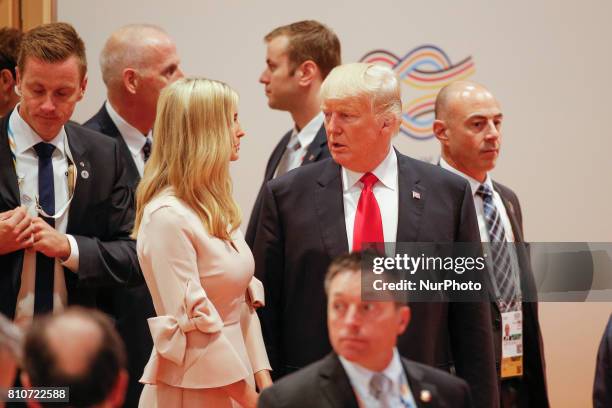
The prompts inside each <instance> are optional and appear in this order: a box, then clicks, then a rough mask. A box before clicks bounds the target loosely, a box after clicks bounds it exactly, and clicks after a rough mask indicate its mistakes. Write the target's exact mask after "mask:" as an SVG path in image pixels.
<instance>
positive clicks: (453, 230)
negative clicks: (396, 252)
mask: <svg viewBox="0 0 612 408" xmlns="http://www.w3.org/2000/svg"><path fill="white" fill-rule="evenodd" d="M321 100H322V111H323V114H324V116H325V119H324V125H325V129H326V131H327V136H328V147H329V151H330V152H331V155H332V158H330V159H327V160H324V161H321V162H318V163H314V164H312V165H309V166H305V167H302V168H299V169H297V170H295V171H293V172H290V173H288V174H286V175H285V176H282V177H279V178H277V179H274V180H272V181H270V182H268V183H267V184H266V186H265V191H264V194H263V196H264V198H263V206H262V211H261V217H260V222H259V225H258V229H257V241H256V242H255V247H254V251H253V252H254V256H255V274H256V276H257V277H258V278H259V279H260V280H261V281H262V282H263V284H264V287H265V289H266V307H265V308H261V309H260V316H261V320H262V326H263V332H264V338H265V340H266V346H267V347H268V356H269V357H270V361H271V363H272V367H273V369H274V370H275V371H276V373H277V375H278V374H280V375H283V374H287V373H289V372H292V371H294V370H296V369H298V368H301V367H304V366H305V365H307V364H310V363H312V362H314V361H316V360H318V359H320V358H322V357H323V356H324V355H326V354H327V353H328V352H329V351H330V349H331V347H330V343H329V341H328V335H327V327H326V325H325V321H326V318H325V316H326V309H325V304H326V302H325V293H324V290H323V276H324V273H325V270H326V269H327V267H328V265H329V264H330V262H331V260H332V259H334V258H335V257H337V256H338V255H340V254H343V253H346V252H350V251H358V250H360V249H361V246H362V243H372V242H479V241H480V236H479V233H478V224H477V221H476V214H475V212H474V204H473V201H472V196H471V190H470V187H469V185H468V183H467V182H466V181H465V180H463V179H461V178H460V177H457V176H456V175H453V174H451V173H449V172H447V171H444V170H442V169H440V168H439V167H436V166H433V165H431V164H428V163H424V162H420V161H418V160H415V159H412V158H409V157H407V156H404V155H402V154H400V153H399V152H397V151H396V150H395V149H393V148H392V145H391V139H392V138H393V137H394V136H395V135H396V134H397V133H398V131H399V126H400V121H401V113H402V105H401V99H400V86H399V81H398V79H397V77H396V76H395V74H394V72H393V71H392V70H391V69H390V68H388V67H384V66H380V65H375V64H365V63H354V64H346V65H341V66H338V67H336V68H334V69H333V70H332V71H331V73H330V74H329V75H328V77H327V78H326V79H325V81H324V82H323V85H322V87H321ZM410 307H411V309H412V311H413V316H414V320H413V322H412V324H411V327H410V328H409V329H408V330H407V331H406V332H405V333H404V334H402V335H401V336H400V337H399V338H398V344H397V347H398V350H399V353H400V354H401V355H402V356H404V357H406V358H410V359H412V360H415V361H418V362H421V363H424V364H427V365H431V366H435V367H438V368H443V369H446V370H450V369H451V365H452V364H453V363H454V367H455V369H456V372H457V374H458V375H459V376H460V377H462V378H463V379H465V380H466V381H467V382H468V384H469V385H470V387H471V390H472V395H473V396H474V401H475V405H476V406H477V407H483V408H484V407H487V408H490V407H497V406H498V405H499V400H498V392H497V386H496V385H497V382H496V373H495V359H494V352H493V338H492V331H491V325H490V319H491V314H490V309H489V305H488V304H484V303H468V302H462V303H413V304H411V305H410ZM449 345H450V350H449Z"/></svg>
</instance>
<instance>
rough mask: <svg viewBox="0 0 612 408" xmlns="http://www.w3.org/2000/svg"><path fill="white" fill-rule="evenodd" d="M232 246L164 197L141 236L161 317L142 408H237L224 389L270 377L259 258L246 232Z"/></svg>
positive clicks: (154, 328) (148, 214) (147, 214)
mask: <svg viewBox="0 0 612 408" xmlns="http://www.w3.org/2000/svg"><path fill="white" fill-rule="evenodd" d="M232 238H233V244H234V246H232V245H231V244H230V243H228V242H225V241H222V240H220V239H218V238H215V237H211V236H210V235H209V234H208V232H207V230H206V229H205V228H204V226H203V224H202V223H201V222H200V220H199V218H198V217H197V215H196V214H195V212H193V211H192V210H191V209H190V208H189V207H187V206H186V205H185V204H184V203H183V202H182V201H181V200H179V199H178V198H176V197H175V196H173V195H172V190H171V189H167V190H164V191H163V192H162V193H161V194H160V195H158V196H157V197H155V198H154V199H153V200H152V201H151V202H149V203H148V204H147V205H146V207H145V209H144V215H143V219H142V223H141V225H140V229H139V231H138V241H137V251H138V260H139V261H140V266H141V268H142V272H143V274H144V277H145V280H146V282H147V286H148V288H149V290H150V292H151V296H152V298H153V304H154V306H155V311H156V314H157V317H154V318H150V319H149V328H150V330H151V334H152V337H153V343H154V347H153V351H152V353H151V358H150V359H149V362H148V364H147V366H146V367H145V369H144V374H143V376H142V378H141V379H140V381H141V382H142V383H144V384H146V385H145V387H144V390H143V392H142V395H141V397H140V403H139V406H140V407H147V408H153V407H164V408H166V407H192V406H193V407H196V406H197V407H215V408H223V407H238V406H239V405H238V403H236V402H235V401H234V400H232V399H231V398H229V397H228V396H227V394H226V393H225V392H223V391H222V390H221V389H219V388H218V387H221V386H224V385H228V384H232V383H234V382H237V381H240V380H246V381H247V382H248V383H249V384H251V385H252V386H254V379H253V373H255V372H257V371H259V370H263V369H268V370H269V369H270V364H269V362H268V357H267V355H266V352H265V347H264V343H263V339H262V335H261V326H260V324H259V320H258V318H257V314H256V313H255V312H254V309H253V308H252V307H251V305H250V304H251V302H252V301H253V300H259V301H263V288H262V286H261V282H259V281H258V280H257V279H255V278H253V270H254V262H253V255H252V254H251V251H250V249H249V247H248V246H247V244H246V243H245V242H244V238H243V236H242V233H241V232H240V230H236V231H235V232H234V234H233V237H232Z"/></svg>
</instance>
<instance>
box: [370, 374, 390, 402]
mask: <svg viewBox="0 0 612 408" xmlns="http://www.w3.org/2000/svg"><path fill="white" fill-rule="evenodd" d="M389 383H390V380H389V378H387V376H386V375H384V374H383V373H374V375H372V378H370V384H369V387H368V388H369V392H370V395H372V396H373V397H374V398H376V399H377V400H380V399H381V397H382V396H383V394H384V393H385V392H386V391H387V388H388V385H389Z"/></svg>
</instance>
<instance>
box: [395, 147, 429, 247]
mask: <svg viewBox="0 0 612 408" xmlns="http://www.w3.org/2000/svg"><path fill="white" fill-rule="evenodd" d="M395 153H396V155H397V167H398V189H399V192H398V208H397V213H398V220H397V238H396V241H397V242H417V241H418V237H419V227H420V225H421V215H422V214H423V208H424V207H425V202H426V201H427V189H426V188H425V186H423V185H422V184H421V183H420V180H419V178H418V176H417V174H416V171H415V170H414V169H413V168H412V166H411V164H410V159H408V158H407V157H406V156H404V155H402V154H400V153H399V152H398V151H397V150H396V152H395Z"/></svg>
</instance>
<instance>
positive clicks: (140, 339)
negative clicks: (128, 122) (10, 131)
mask: <svg viewBox="0 0 612 408" xmlns="http://www.w3.org/2000/svg"><path fill="white" fill-rule="evenodd" d="M84 126H85V127H88V128H90V129H93V130H95V131H98V132H100V133H103V134H105V135H107V136H110V137H111V138H113V139H115V140H116V141H117V144H118V145H119V152H120V153H121V156H122V157H123V160H124V162H125V163H126V166H125V167H126V180H127V183H128V185H129V186H130V188H131V189H133V190H136V187H137V186H138V182H140V174H139V173H138V168H137V167H136V164H135V163H134V159H133V158H132V154H131V153H130V150H129V148H128V146H127V144H126V143H125V140H124V139H123V137H122V136H121V133H120V132H119V130H118V129H117V126H115V123H114V122H113V120H112V119H111V117H110V116H109V114H108V111H107V110H106V107H105V106H104V105H102V108H101V109H100V110H99V111H98V113H96V114H95V115H94V116H93V117H92V118H91V119H89V120H88V121H87V122H85V124H84ZM101 298H102V299H103V300H104V301H105V302H106V303H107V309H109V311H110V312H111V313H112V315H113V316H114V317H115V319H116V324H117V329H118V331H119V333H120V334H121V337H122V338H123V341H124V342H125V345H126V349H127V357H128V369H129V373H130V383H129V387H128V391H127V394H126V399H125V406H126V407H136V406H138V399H139V398H140V393H141V392H142V387H143V385H142V384H140V383H139V382H138V380H139V379H140V377H141V376H142V372H143V370H144V367H145V365H146V364H147V361H148V360H149V357H150V355H151V350H152V349H153V339H152V338H151V332H150V330H149V326H148V324H147V319H148V318H149V317H154V316H155V309H154V307H153V301H152V299H151V294H150V293H149V289H148V288H147V285H146V284H145V283H144V282H143V283H142V284H140V285H136V286H133V287H122V288H112V289H106V290H105V291H104V293H103V294H101Z"/></svg>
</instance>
